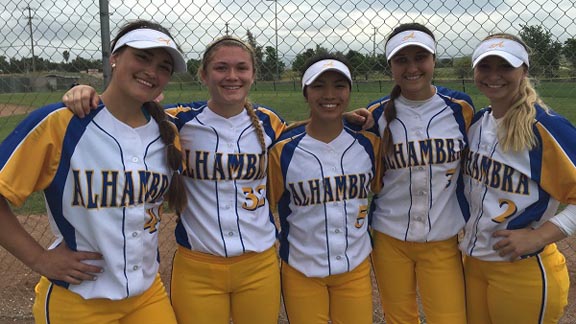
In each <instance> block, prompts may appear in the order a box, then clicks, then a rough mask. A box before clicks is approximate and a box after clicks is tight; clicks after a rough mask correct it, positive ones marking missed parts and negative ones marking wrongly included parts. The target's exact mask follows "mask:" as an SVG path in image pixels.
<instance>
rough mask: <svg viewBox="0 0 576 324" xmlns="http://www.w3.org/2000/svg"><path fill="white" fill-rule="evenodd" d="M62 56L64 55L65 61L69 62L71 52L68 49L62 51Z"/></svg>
mask: <svg viewBox="0 0 576 324" xmlns="http://www.w3.org/2000/svg"><path fill="white" fill-rule="evenodd" d="M62 56H63V57H64V62H66V63H68V60H69V59H70V52H68V51H64V52H62Z"/></svg>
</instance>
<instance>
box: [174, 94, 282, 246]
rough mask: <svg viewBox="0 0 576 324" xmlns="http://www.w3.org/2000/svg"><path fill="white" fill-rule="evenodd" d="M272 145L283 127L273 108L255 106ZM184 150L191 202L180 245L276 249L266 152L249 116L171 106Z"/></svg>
mask: <svg viewBox="0 0 576 324" xmlns="http://www.w3.org/2000/svg"><path fill="white" fill-rule="evenodd" d="M255 108H256V115H257V116H258V118H259V120H260V124H261V126H262V128H263V130H264V135H265V142H266V147H269V146H270V145H271V144H272V142H273V141H274V140H276V138H277V137H278V136H279V135H280V133H281V131H282V130H283V129H284V127H285V124H284V122H283V121H282V120H281V119H280V117H278V116H277V115H276V114H275V113H274V112H272V111H271V110H269V109H267V108H264V107H255ZM168 111H169V112H170V113H171V114H174V115H175V116H176V124H177V126H178V128H179V131H180V139H181V142H182V148H183V150H184V157H185V160H186V162H185V164H186V171H185V172H184V173H183V175H184V182H185V186H186V191H187V196H188V203H187V206H186V208H185V209H184V210H183V212H182V215H181V217H180V221H179V223H178V225H177V227H176V240H177V242H178V244H180V245H181V246H183V247H186V248H188V249H191V250H193V251H198V252H202V253H209V254H212V255H217V256H223V257H232V256H238V255H241V254H243V253H246V252H263V251H265V250H267V249H269V248H270V247H272V246H273V245H274V242H275V241H276V227H275V225H274V219H273V216H272V213H271V212H270V209H269V204H268V200H267V199H266V181H267V177H266V168H267V152H266V151H262V148H261V146H260V142H259V141H258V136H257V134H256V129H255V128H254V127H253V126H252V121H251V120H250V116H249V115H248V113H247V112H246V110H243V111H242V112H241V113H240V114H238V115H236V116H233V117H230V118H225V117H222V116H220V115H218V114H216V113H214V112H213V111H212V110H210V108H209V107H207V106H206V105H200V106H198V105H197V104H196V103H191V104H187V105H176V106H175V107H174V108H170V107H168Z"/></svg>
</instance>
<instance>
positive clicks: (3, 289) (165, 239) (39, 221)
mask: <svg viewBox="0 0 576 324" xmlns="http://www.w3.org/2000/svg"><path fill="white" fill-rule="evenodd" d="M20 221H21V222H22V223H23V224H24V226H25V228H26V229H27V230H28V232H30V233H32V234H33V236H34V237H35V238H36V239H38V240H39V241H40V242H41V244H43V245H45V246H46V245H48V244H49V242H50V240H51V238H52V234H51V233H50V230H49V228H48V226H47V222H46V221H47V217H45V216H43V215H32V216H27V217H21V218H20ZM163 223H164V225H163V226H164V227H163V228H162V229H161V233H160V253H161V258H162V260H161V268H160V271H161V275H162V279H163V280H164V283H165V284H166V286H167V287H169V286H170V264H171V263H172V256H173V254H174V250H175V243H174V239H173V230H174V224H175V221H174V217H173V216H170V215H169V216H166V217H165V219H163ZM558 245H559V247H560V249H561V250H562V251H563V253H564V255H565V256H566V260H567V263H568V269H570V279H571V289H570V296H569V303H568V307H567V309H566V314H565V316H564V318H563V319H562V320H561V321H560V322H559V323H560V324H571V323H576V237H572V238H568V239H565V240H563V241H562V242H560V243H559V244H558ZM0 273H2V276H0V324H9V323H10V324H32V323H33V322H34V321H33V319H32V314H31V309H32V304H33V302H34V285H35V284H36V282H37V281H38V275H37V274H35V273H33V272H31V271H30V270H29V269H28V268H27V267H25V266H24V265H23V264H22V263H20V262H19V261H18V260H16V259H15V258H14V257H12V256H11V255H10V254H9V253H7V252H6V251H5V250H4V249H2V248H0ZM374 286H375V285H374ZM373 296H374V298H373V303H374V310H375V311H374V316H373V319H374V323H375V324H376V323H377V324H382V323H384V320H383V315H382V311H381V309H380V300H379V297H378V293H377V291H376V290H374V292H373ZM278 323H280V324H286V323H287V320H286V316H285V314H284V313H282V314H281V315H280V318H279V320H278ZM424 323H425V322H424Z"/></svg>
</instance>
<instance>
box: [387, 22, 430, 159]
mask: <svg viewBox="0 0 576 324" xmlns="http://www.w3.org/2000/svg"><path fill="white" fill-rule="evenodd" d="M406 30H417V31H421V32H424V33H426V34H428V35H430V36H431V37H432V39H434V40H436V38H435V37H434V34H433V33H432V31H431V30H430V29H428V28H427V27H426V26H424V25H421V24H419V23H406V24H401V25H400V26H398V27H396V28H394V30H393V31H392V33H391V34H390V35H389V36H388V38H387V39H386V43H388V41H389V40H390V39H391V38H392V37H394V36H396V35H397V34H399V33H401V32H403V31H406ZM388 64H389V65H390V61H388ZM400 94H402V89H401V88H400V86H399V85H397V84H395V85H394V87H393V88H392V91H390V98H389V100H388V102H387V103H386V107H384V118H385V119H386V128H384V133H383V134H382V153H383V154H386V153H388V152H389V151H390V150H392V146H393V145H394V139H393V138H392V132H391V131H390V123H391V122H392V121H393V120H394V119H396V105H394V100H395V99H396V98H398V97H400Z"/></svg>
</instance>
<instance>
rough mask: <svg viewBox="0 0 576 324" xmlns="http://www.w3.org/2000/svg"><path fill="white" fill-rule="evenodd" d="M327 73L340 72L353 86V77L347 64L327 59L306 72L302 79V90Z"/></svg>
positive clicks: (313, 65)
mask: <svg viewBox="0 0 576 324" xmlns="http://www.w3.org/2000/svg"><path fill="white" fill-rule="evenodd" d="M326 71H336V72H340V73H341V74H343V75H344V76H345V77H346V78H347V79H348V81H350V84H352V75H351V73H350V69H348V67H347V66H346V64H344V63H342V62H340V61H338V60H333V59H326V60H320V61H318V62H316V63H314V64H312V65H310V67H309V68H308V69H307V70H306V72H304V76H303V77H302V90H304V88H305V87H306V86H308V85H310V84H311V83H312V82H314V80H316V79H317V78H318V77H319V76H320V75H321V74H322V73H324V72H326Z"/></svg>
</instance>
